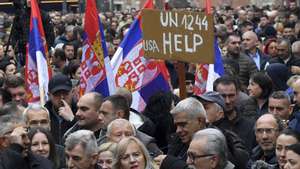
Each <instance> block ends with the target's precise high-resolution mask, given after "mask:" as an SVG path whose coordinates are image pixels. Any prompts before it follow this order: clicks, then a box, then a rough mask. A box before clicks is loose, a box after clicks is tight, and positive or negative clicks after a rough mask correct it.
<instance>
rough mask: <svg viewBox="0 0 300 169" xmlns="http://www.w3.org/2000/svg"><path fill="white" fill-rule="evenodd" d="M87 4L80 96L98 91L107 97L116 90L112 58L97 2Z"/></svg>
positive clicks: (90, 0)
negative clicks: (111, 63) (109, 53)
mask: <svg viewBox="0 0 300 169" xmlns="http://www.w3.org/2000/svg"><path fill="white" fill-rule="evenodd" d="M86 2H87V4H86V10H85V18H84V32H85V33H84V46H83V49H82V59H81V65H80V68H81V77H80V95H83V94H85V93H87V92H91V91H96V92H99V93H101V94H102V95H103V96H104V97H106V96H109V95H110V94H112V93H113V92H114V90H115V86H114V83H113V79H112V69H111V65H110V58H109V56H108V52H107V48H106V42H105V38H104V33H103V26H102V24H101V21H100V18H99V16H98V11H97V8H96V3H95V0H87V1H86Z"/></svg>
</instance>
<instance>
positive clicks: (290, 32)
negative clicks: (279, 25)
mask: <svg viewBox="0 0 300 169" xmlns="http://www.w3.org/2000/svg"><path fill="white" fill-rule="evenodd" d="M282 35H283V37H284V38H289V37H290V36H294V30H293V29H292V28H284V29H283V33H282Z"/></svg>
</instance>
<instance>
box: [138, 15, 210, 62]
mask: <svg viewBox="0 0 300 169" xmlns="http://www.w3.org/2000/svg"><path fill="white" fill-rule="evenodd" d="M142 30H143V48H144V51H145V53H144V56H145V57H146V58H154V59H164V60H178V61H184V62H192V63H208V64H209V63H214V42H213V41H214V29H213V18H212V16H211V15H208V16H207V15H205V14H204V13H200V12H192V11H159V10H149V9H143V10H142Z"/></svg>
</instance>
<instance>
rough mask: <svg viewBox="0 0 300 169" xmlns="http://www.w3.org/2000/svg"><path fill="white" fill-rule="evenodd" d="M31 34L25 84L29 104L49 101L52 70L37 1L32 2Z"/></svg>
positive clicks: (28, 44) (27, 46)
mask: <svg viewBox="0 0 300 169" xmlns="http://www.w3.org/2000/svg"><path fill="white" fill-rule="evenodd" d="M30 3H31V16H30V32H29V39H28V43H27V45H26V49H27V50H26V67H25V83H26V89H27V93H28V103H37V102H40V103H41V104H44V103H45V101H46V100H48V96H47V93H48V83H49V79H50V78H51V68H50V66H49V62H48V59H47V56H48V47H47V43H46V37H45V32H44V28H43V24H42V18H41V15H40V10H39V6H38V3H37V2H36V0H31V2H30Z"/></svg>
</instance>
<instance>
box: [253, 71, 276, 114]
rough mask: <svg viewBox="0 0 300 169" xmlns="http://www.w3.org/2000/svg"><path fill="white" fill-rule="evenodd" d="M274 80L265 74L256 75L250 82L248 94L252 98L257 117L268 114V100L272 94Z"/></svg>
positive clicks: (258, 73)
mask: <svg viewBox="0 0 300 169" xmlns="http://www.w3.org/2000/svg"><path fill="white" fill-rule="evenodd" d="M272 86H273V83H272V80H271V78H270V77H269V76H268V75H266V74H265V73H264V72H257V73H254V74H253V75H252V76H251V77H250V80H249V85H248V88H247V89H248V92H249V96H250V97H251V101H252V103H248V104H252V105H253V106H255V107H253V108H255V109H256V116H257V117H260V116H261V115H262V114H265V113H267V112H268V98H269V96H270V94H271V93H272V91H273V90H272Z"/></svg>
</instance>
